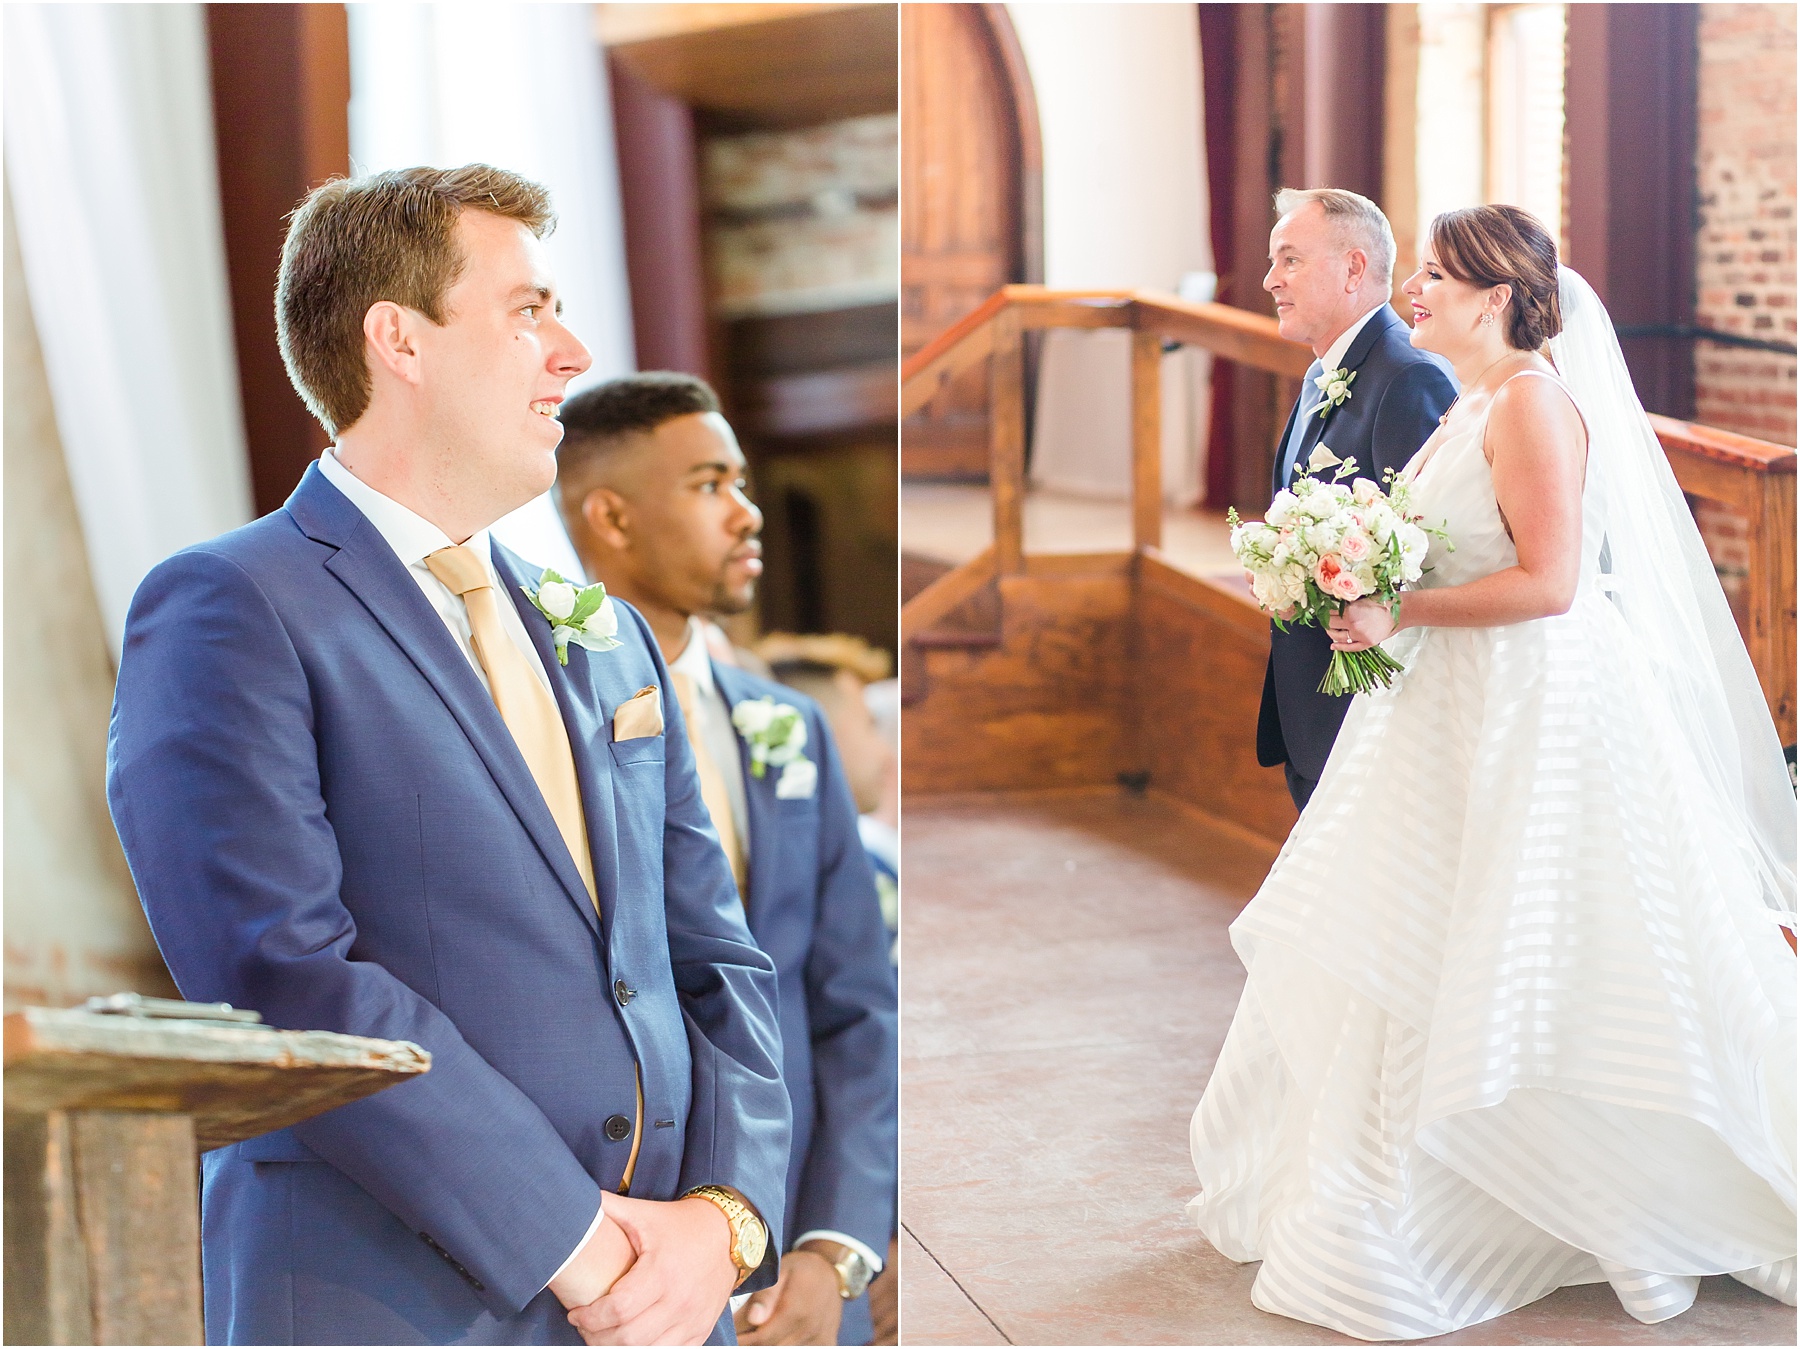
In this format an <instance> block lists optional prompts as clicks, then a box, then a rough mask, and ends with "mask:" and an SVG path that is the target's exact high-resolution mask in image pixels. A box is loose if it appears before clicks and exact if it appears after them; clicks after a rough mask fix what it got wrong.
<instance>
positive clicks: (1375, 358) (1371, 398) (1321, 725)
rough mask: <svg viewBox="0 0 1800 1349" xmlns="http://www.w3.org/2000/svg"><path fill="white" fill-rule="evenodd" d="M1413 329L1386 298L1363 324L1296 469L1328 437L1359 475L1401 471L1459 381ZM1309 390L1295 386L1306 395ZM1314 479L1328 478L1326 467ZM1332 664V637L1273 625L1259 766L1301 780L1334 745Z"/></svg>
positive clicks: (1377, 478)
mask: <svg viewBox="0 0 1800 1349" xmlns="http://www.w3.org/2000/svg"><path fill="white" fill-rule="evenodd" d="M1411 335H1412V330H1411V329H1410V328H1408V327H1407V326H1406V324H1405V323H1404V322H1403V321H1402V320H1401V318H1400V316H1399V315H1398V314H1396V313H1395V312H1394V310H1393V308H1392V306H1390V305H1385V304H1384V305H1382V306H1381V308H1380V309H1378V310H1376V311H1375V313H1374V315H1373V316H1372V317H1371V318H1370V319H1369V321H1368V322H1367V323H1365V324H1364V325H1363V328H1362V331H1361V332H1359V333H1358V334H1357V335H1356V338H1355V340H1354V341H1352V342H1351V343H1350V346H1349V349H1348V350H1346V351H1345V353H1344V365H1345V366H1346V367H1347V368H1349V369H1351V370H1354V371H1355V372H1356V380H1355V382H1354V383H1353V384H1352V385H1351V386H1350V397H1349V398H1348V399H1347V400H1346V401H1344V402H1342V403H1340V404H1338V406H1337V407H1335V408H1333V409H1331V410H1330V411H1329V412H1328V413H1327V414H1326V415H1325V416H1323V417H1321V416H1319V415H1318V413H1316V412H1315V413H1314V414H1313V415H1312V416H1311V418H1309V420H1308V424H1307V426H1306V428H1305V430H1304V431H1303V432H1302V434H1301V441H1300V447H1299V452H1298V453H1297V454H1296V455H1295V458H1294V468H1295V469H1296V470H1298V469H1301V468H1305V467H1306V459H1307V456H1308V455H1310V454H1311V453H1312V452H1313V450H1314V449H1315V448H1316V447H1317V446H1318V445H1319V444H1320V442H1321V441H1322V442H1324V443H1325V444H1326V445H1328V446H1329V447H1330V448H1331V451H1332V453H1334V454H1336V455H1337V456H1338V458H1340V459H1354V460H1356V476H1357V477H1359V478H1368V479H1370V480H1372V481H1373V482H1376V483H1380V482H1381V481H1382V474H1383V473H1384V472H1385V471H1386V470H1388V469H1390V468H1391V469H1393V470H1394V472H1396V473H1398V472H1399V471H1400V470H1401V469H1402V468H1404V467H1405V466H1406V462H1407V460H1409V459H1411V458H1412V457H1413V454H1414V453H1415V452H1416V451H1417V450H1418V448H1419V447H1420V446H1421V445H1423V444H1424V443H1425V441H1426V440H1427V439H1428V438H1429V437H1430V435H1431V433H1432V432H1433V431H1435V430H1436V429H1437V424H1438V418H1439V417H1441V416H1443V414H1444V413H1445V411H1446V410H1448V408H1449V407H1450V404H1451V403H1452V402H1454V401H1455V399H1456V380H1455V378H1454V377H1453V376H1452V375H1451V374H1450V369H1449V366H1447V365H1446V364H1445V363H1444V361H1443V360H1442V359H1441V358H1440V357H1437V356H1434V355H1432V354H1431V353H1430V352H1425V351H1420V350H1419V349H1418V348H1417V347H1415V346H1413V345H1412V341H1411ZM1306 393H1307V391H1306V390H1304V389H1302V390H1301V398H1302V399H1305V397H1306ZM1299 415H1300V403H1299V402H1296V403H1295V404H1294V407H1293V410H1292V411H1290V412H1289V413H1288V420H1287V425H1286V426H1284V427H1283V428H1282V431H1281V439H1280V440H1279V441H1277V442H1276V444H1277V446H1279V447H1281V448H1285V447H1286V445H1287V443H1288V436H1289V435H1291V434H1292V432H1293V426H1294V418H1295V417H1297V416H1299ZM1282 466H1283V456H1282V454H1281V452H1280V449H1278V450H1277V452H1276V457H1275V479H1274V481H1273V482H1271V483H1270V487H1269V495H1270V496H1271V497H1273V496H1274V495H1275V493H1277V492H1279V491H1281V490H1282V489H1283V488H1284V487H1287V486H1289V485H1290V484H1291V483H1292V482H1293V477H1292V475H1291V474H1290V475H1289V477H1288V478H1287V480H1286V481H1283V480H1282ZM1320 476H1324V477H1327V478H1328V477H1329V476H1330V475H1329V474H1323V475H1320ZM1330 663H1331V638H1330V636H1329V635H1328V634H1327V633H1326V631H1325V629H1323V628H1311V627H1291V628H1289V629H1288V630H1287V631H1286V632H1283V631H1282V630H1281V629H1280V628H1277V627H1275V626H1274V625H1273V624H1271V625H1270V644H1269V664H1268V668H1267V670H1266V671H1265V672H1264V674H1263V693H1262V710H1261V713H1260V714H1259V716H1258V717H1257V722H1256V758H1257V762H1258V763H1260V764H1262V765H1263V766H1264V767H1265V768H1269V767H1273V766H1274V765H1276V764H1280V763H1290V764H1292V765H1293V766H1294V771H1295V772H1297V773H1299V774H1300V775H1301V776H1302V777H1305V778H1311V779H1313V780H1315V781H1316V780H1317V779H1318V777H1319V775H1320V774H1321V773H1323V772H1324V771H1325V760H1326V759H1328V758H1330V757H1331V746H1332V742H1333V741H1335V740H1336V739H1337V733H1338V727H1340V726H1342V725H1343V724H1344V714H1345V713H1346V712H1348V711H1349V710H1350V699H1349V698H1338V697H1333V696H1332V695H1330V694H1326V693H1320V692H1319V681H1320V680H1321V679H1323V678H1324V677H1325V667H1326V666H1327V665H1329V664H1330Z"/></svg>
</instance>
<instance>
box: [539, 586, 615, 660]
mask: <svg viewBox="0 0 1800 1349" xmlns="http://www.w3.org/2000/svg"><path fill="white" fill-rule="evenodd" d="M519 589H520V590H523V591H524V592H525V598H526V599H528V600H530V601H531V603H532V607H533V608H535V609H536V610H537V611H538V612H539V613H540V614H542V615H543V616H544V617H545V619H546V620H548V621H549V624H550V640H551V641H552V642H554V643H555V644H556V663H557V664H558V665H567V664H568V663H569V643H570V642H573V643H575V645H576V646H579V647H581V648H583V649H584V650H587V651H611V650H612V649H613V648H614V647H615V646H621V645H623V643H621V642H620V641H619V639H618V638H617V637H616V636H615V635H614V634H616V633H617V632H618V631H619V611H618V610H617V609H615V608H614V607H613V602H612V598H611V596H609V595H608V594H607V593H606V587H605V586H604V585H602V584H600V583H599V582H598V581H596V582H595V583H594V584H593V585H591V586H576V585H572V584H570V583H569V582H568V581H565V580H563V578H562V577H561V576H559V575H557V573H556V572H555V571H554V570H552V569H551V568H549V567H546V568H544V574H543V575H542V576H540V577H538V582H537V584H536V585H535V586H533V585H531V584H530V583H529V582H527V583H526V584H524V585H522V586H520V587H519Z"/></svg>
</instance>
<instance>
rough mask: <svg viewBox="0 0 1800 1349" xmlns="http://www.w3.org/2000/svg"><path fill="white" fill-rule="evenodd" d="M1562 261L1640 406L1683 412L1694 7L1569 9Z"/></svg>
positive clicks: (1693, 187)
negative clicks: (1608, 338) (1606, 332)
mask: <svg viewBox="0 0 1800 1349" xmlns="http://www.w3.org/2000/svg"><path fill="white" fill-rule="evenodd" d="M1568 33H1569V35H1568V78H1567V79H1566V80H1565V82H1564V87H1565V88H1566V89H1567V91H1568V92H1567V95H1566V108H1567V113H1566V116H1567V122H1566V125H1567V128H1568V131H1567V136H1568V140H1567V144H1568V164H1567V172H1566V175H1565V177H1566V179H1567V182H1568V213H1569V255H1568V259H1567V261H1568V263H1569V265H1570V266H1571V267H1573V268H1574V269H1575V270H1576V271H1578V272H1580V273H1581V274H1582V275H1583V276H1585V277H1586V278H1587V279H1588V282H1589V284H1591V285H1592V286H1593V287H1594V290H1595V291H1596V293H1598V294H1599V296H1600V298H1601V300H1602V301H1604V302H1605V304H1606V307H1607V310H1608V311H1609V312H1610V314H1611V315H1612V320H1613V324H1614V325H1615V326H1616V327H1617V328H1618V330H1619V339H1620V340H1619V345H1620V347H1621V349H1622V350H1623V351H1624V353H1625V363H1626V365H1627V366H1628V367H1630V370H1631V378H1632V383H1633V384H1635V385H1636V386H1637V394H1638V397H1639V398H1640V399H1641V400H1642V401H1643V404H1644V406H1645V408H1646V409H1648V410H1649V411H1651V412H1660V413H1662V414H1663V415H1665V416H1669V417H1680V418H1683V419H1685V418H1689V417H1691V416H1693V412H1694V359H1693V344H1692V331H1693V324H1694V302H1695V294H1694V288H1695V260H1694V248H1695V242H1696V240H1695V236H1696V233H1697V219H1698V203H1697V196H1698V183H1697V180H1696V177H1695V151H1696V145H1697V141H1698V135H1699V121H1698V118H1699V60H1700V53H1699V6H1698V5H1694V4H1664V5H1627V6H1614V5H1600V4H1578V5H1570V6H1569V30H1568Z"/></svg>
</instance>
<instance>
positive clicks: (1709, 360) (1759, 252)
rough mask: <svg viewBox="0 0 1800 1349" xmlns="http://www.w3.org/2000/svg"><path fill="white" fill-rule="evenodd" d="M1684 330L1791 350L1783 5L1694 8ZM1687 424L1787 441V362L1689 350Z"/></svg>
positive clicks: (1791, 80)
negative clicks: (1693, 224)
mask: <svg viewBox="0 0 1800 1349" xmlns="http://www.w3.org/2000/svg"><path fill="white" fill-rule="evenodd" d="M1699 83H1700V119H1699V121H1700V125H1699V165H1698V170H1699V204H1700V236H1699V241H1698V248H1697V249H1696V261H1697V271H1698V276H1697V278H1696V280H1697V283H1698V284H1697V296H1696V301H1697V303H1696V314H1695V322H1697V323H1698V324H1700V325H1701V326H1702V327H1706V328H1715V329H1718V330H1720V331H1722V332H1729V333H1742V334H1744V335H1745V336H1747V337H1763V338H1770V339H1774V340H1776V341H1784V342H1792V341H1793V340H1794V301H1795V285H1794V252H1795V249H1794V155H1795V136H1794V84H1795V7H1794V6H1793V5H1790V4H1707V5H1702V6H1701V7H1700V81H1699ZM1694 383H1695V396H1696V403H1697V410H1696V420H1698V421H1701V422H1705V423H1707V424H1708V425H1712V426H1722V427H1726V428H1728V429H1730V430H1733V431H1741V432H1743V433H1744V434H1746V435H1753V436H1760V437H1762V438H1763V439H1765V440H1774V441H1779V442H1781V443H1782V444H1784V445H1792V444H1794V443H1795V438H1794V396H1795V361H1794V358H1793V357H1791V356H1783V355H1777V354H1774V353H1769V352H1758V351H1744V350H1739V349H1737V348H1732V347H1722V346H1719V345H1717V344H1716V343H1709V342H1700V343H1696V344H1695V353H1694Z"/></svg>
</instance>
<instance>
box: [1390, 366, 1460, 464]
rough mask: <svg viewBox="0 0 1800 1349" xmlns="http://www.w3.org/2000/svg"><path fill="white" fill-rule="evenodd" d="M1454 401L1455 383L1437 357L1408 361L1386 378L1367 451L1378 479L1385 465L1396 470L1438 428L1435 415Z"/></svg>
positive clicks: (1437, 416)
mask: <svg viewBox="0 0 1800 1349" xmlns="http://www.w3.org/2000/svg"><path fill="white" fill-rule="evenodd" d="M1455 401H1456V385H1455V384H1454V383H1453V382H1452V381H1451V379H1450V377H1449V376H1448V375H1446V374H1445V373H1444V371H1443V369H1442V367H1440V366H1439V365H1438V364H1437V362H1436V361H1430V360H1419V361H1408V362H1407V363H1406V364H1405V366H1403V367H1402V368H1401V370H1400V373H1399V374H1397V375H1395V376H1394V378H1393V379H1392V380H1390V381H1389V382H1388V386H1387V390H1386V391H1385V392H1384V393H1383V394H1382V396H1381V406H1380V407H1379V408H1377V409H1376V411H1375V426H1374V429H1373V431H1371V432H1370V435H1369V451H1370V454H1371V456H1372V457H1373V458H1374V460H1375V463H1374V469H1375V471H1374V473H1373V474H1371V475H1370V476H1371V477H1373V479H1374V480H1375V481H1376V482H1377V483H1379V482H1381V480H1382V474H1383V473H1384V472H1385V471H1386V470H1387V469H1390V468H1391V469H1393V470H1394V472H1396V473H1398V472H1399V471H1400V470H1401V469H1403V468H1405V467H1406V463H1407V461H1408V460H1409V459H1411V458H1412V457H1413V455H1415V454H1417V453H1418V450H1419V447H1420V446H1421V445H1423V444H1424V443H1425V442H1426V441H1427V440H1429V439H1430V438H1431V433H1432V432H1433V431H1435V430H1437V428H1438V418H1440V417H1442V416H1443V415H1444V413H1445V412H1446V411H1447V410H1448V409H1449V407H1450V404H1452V403H1453V402H1455Z"/></svg>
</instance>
